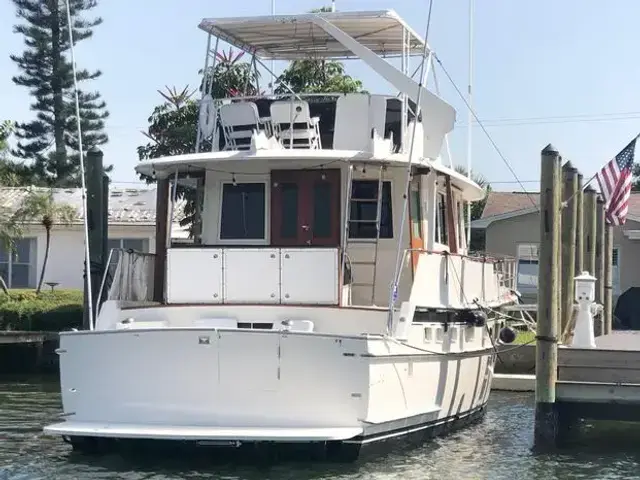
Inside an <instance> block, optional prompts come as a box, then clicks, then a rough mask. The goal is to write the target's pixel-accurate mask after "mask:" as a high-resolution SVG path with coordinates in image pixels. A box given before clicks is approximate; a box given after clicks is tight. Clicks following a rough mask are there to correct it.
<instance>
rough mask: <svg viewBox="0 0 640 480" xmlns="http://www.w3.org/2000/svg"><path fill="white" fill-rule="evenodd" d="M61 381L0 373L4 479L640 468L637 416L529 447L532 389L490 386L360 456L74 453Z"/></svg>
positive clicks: (525, 474)
mask: <svg viewBox="0 0 640 480" xmlns="http://www.w3.org/2000/svg"><path fill="white" fill-rule="evenodd" d="M59 412H60V395H59V393H58V384H57V382H56V381H52V380H50V379H49V380H47V379H44V380H43V379H35V378H31V379H28V380H25V381H18V380H13V381H8V380H3V379H0V480H5V479H6V480H9V479H11V480H35V479H43V480H44V479H47V480H58V479H60V480H62V479H65V480H66V479H74V480H76V479H83V480H85V479H86V480H93V479H131V480H142V479H145V480H168V479H204V478H207V479H220V480H323V479H341V480H396V479H397V480H413V479H416V480H418V479H419V480H467V479H469V480H476V479H482V480H484V479H487V480H502V479H509V480H529V479H536V480H554V479H598V480H606V479H616V480H620V479H638V478H640V448H638V445H639V444H640V433H639V432H638V428H631V427H630V426H619V425H616V426H612V425H598V426H597V427H589V426H587V427H586V428H585V429H584V432H583V435H582V436H581V437H580V443H582V445H581V444H580V443H575V442H574V443H575V444H574V445H572V446H571V447H570V448H568V449H564V450H562V451H561V452H560V453H555V454H545V455H535V454H533V453H532V452H531V443H532V425H533V395H532V394H528V393H523V394H503V393H497V392H496V393H492V395H491V401H490V406H489V411H488V413H487V416H486V418H485V420H484V421H483V422H482V423H481V424H479V425H476V426H474V427H471V428H468V429H466V430H463V431H461V432H458V433H456V434H454V435H453V436H450V437H447V438H445V439H440V440H436V441H434V442H432V443H430V444H427V445H425V446H424V447H421V448H418V449H415V450H412V451H408V452H396V453H392V454H389V455H387V456H385V457H383V458H378V459H375V460H373V461H368V462H366V463H362V464H355V465H331V464H316V465H308V464H306V465H303V464H291V463H289V464H284V465H278V466H272V467H256V466H254V467H252V466H238V465H228V466H220V465H213V464H210V463H202V462H201V461H199V462H197V464H196V463H194V462H192V461H186V460H181V459H179V458H178V459H172V460H167V459H160V458H158V459H153V460H151V459H145V460H136V459H123V458H121V457H119V456H117V455H110V456H104V457H92V456H86V455H84V456H83V455H78V454H72V453H71V450H70V448H69V447H68V446H67V445H66V444H64V443H63V442H62V441H61V440H59V439H57V438H50V437H44V436H43V435H42V433H41V431H42V427H43V425H45V424H47V423H50V422H52V421H55V420H56V415H57V414H58V413H59Z"/></svg>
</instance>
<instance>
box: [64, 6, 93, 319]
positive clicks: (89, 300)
mask: <svg viewBox="0 0 640 480" xmlns="http://www.w3.org/2000/svg"><path fill="white" fill-rule="evenodd" d="M70 2H71V0H67V1H66V2H65V3H66V4H67V26H68V27H69V50H70V52H71V70H72V72H73V87H74V93H75V107H76V126H77V128H78V154H79V156H80V182H81V183H80V185H81V187H82V224H83V225H82V226H83V230H84V272H85V273H84V274H85V294H86V298H87V304H86V305H87V306H86V308H87V317H88V319H89V330H93V329H94V324H95V318H94V316H93V293H92V292H93V290H92V285H91V263H90V262H91V256H90V254H89V253H90V252H89V215H88V210H89V207H88V206H87V182H86V179H85V177H86V176H85V169H84V149H83V147H82V127H81V117H80V100H79V96H78V75H77V73H76V58H75V54H74V49H73V45H74V43H73V25H72V23H71V6H70V5H69V4H70Z"/></svg>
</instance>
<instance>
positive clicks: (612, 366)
mask: <svg viewBox="0 0 640 480" xmlns="http://www.w3.org/2000/svg"><path fill="white" fill-rule="evenodd" d="M556 405H557V409H558V421H559V424H560V426H561V427H563V428H564V429H565V430H566V429H567V428H569V429H570V428H571V426H573V425H574V424H575V422H576V421H577V420H580V419H582V420H613V421H632V422H635V421H640V332H638V331H617V332H613V333H611V334H608V335H603V336H600V337H596V348H595V349H575V348H562V347H561V348H559V349H558V380H557V382H556ZM560 433H561V434H564V433H567V432H566V431H561V432H560Z"/></svg>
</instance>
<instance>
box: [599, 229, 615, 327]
mask: <svg viewBox="0 0 640 480" xmlns="http://www.w3.org/2000/svg"><path fill="white" fill-rule="evenodd" d="M603 257H604V300H603V312H602V317H603V324H604V325H603V327H604V328H603V330H604V332H603V333H604V335H608V334H610V333H611V330H612V322H613V275H612V272H613V226H612V225H610V224H609V223H608V222H607V221H606V220H605V227H604V255H603Z"/></svg>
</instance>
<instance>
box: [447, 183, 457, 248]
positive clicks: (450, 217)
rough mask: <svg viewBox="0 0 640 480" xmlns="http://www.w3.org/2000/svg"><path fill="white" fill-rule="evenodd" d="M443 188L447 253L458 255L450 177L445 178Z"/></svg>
mask: <svg viewBox="0 0 640 480" xmlns="http://www.w3.org/2000/svg"><path fill="white" fill-rule="evenodd" d="M445 188H446V190H447V196H446V212H447V240H448V243H449V251H450V252H451V253H458V237H457V233H456V221H455V215H454V211H453V207H454V203H453V189H452V188H451V177H450V176H448V175H447V176H446V177H445Z"/></svg>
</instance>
